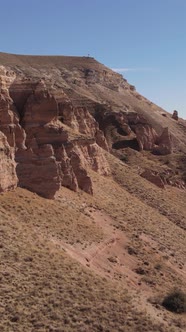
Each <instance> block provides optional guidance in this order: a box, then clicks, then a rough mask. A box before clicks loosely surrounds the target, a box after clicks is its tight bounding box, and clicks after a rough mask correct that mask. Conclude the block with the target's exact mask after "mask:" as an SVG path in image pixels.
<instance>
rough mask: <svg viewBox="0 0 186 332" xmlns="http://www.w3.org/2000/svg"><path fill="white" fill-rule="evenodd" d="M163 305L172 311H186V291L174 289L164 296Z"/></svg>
mask: <svg viewBox="0 0 186 332" xmlns="http://www.w3.org/2000/svg"><path fill="white" fill-rule="evenodd" d="M162 305H163V306H164V307H165V308H166V309H168V310H170V311H172V312H176V313H179V314H180V313H183V312H186V293H184V292H183V291H181V290H174V291H172V292H171V293H170V294H168V295H167V296H166V297H165V298H164V300H163V302H162Z"/></svg>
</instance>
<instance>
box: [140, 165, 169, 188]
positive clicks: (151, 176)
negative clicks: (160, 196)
mask: <svg viewBox="0 0 186 332" xmlns="http://www.w3.org/2000/svg"><path fill="white" fill-rule="evenodd" d="M141 176H142V177H143V178H145V179H146V180H148V181H150V182H152V183H153V184H155V185H156V186H157V187H159V188H162V189H163V188H164V187H165V184H164V181H163V179H162V178H161V176H160V175H159V174H158V172H155V171H152V170H150V169H146V170H145V171H144V172H143V173H141Z"/></svg>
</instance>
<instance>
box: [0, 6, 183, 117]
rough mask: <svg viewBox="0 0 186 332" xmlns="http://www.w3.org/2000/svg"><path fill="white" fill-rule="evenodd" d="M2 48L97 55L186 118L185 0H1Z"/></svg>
mask: <svg viewBox="0 0 186 332" xmlns="http://www.w3.org/2000/svg"><path fill="white" fill-rule="evenodd" d="M0 8H1V15H0V51H2V52H10V53H19V54H43V55H45V54H53V55H54V54H58V55H60V54H62V55H87V54H90V55H91V56H93V57H95V58H96V59H97V60H98V61H100V62H101V63H104V64H105V65H107V66H108V67H110V68H115V69H120V72H121V73H122V74H123V75H124V77H125V78H126V79H127V80H128V81H129V82H130V83H131V84H134V85H135V86H136V88H137V91H139V92H140V93H141V94H143V95H144V96H145V97H147V98H148V99H150V100H151V101H153V102H155V103H156V104H158V105H159V106H162V107H163V108H164V109H166V110H167V111H169V112H172V111H173V110H174V109H177V110H178V112H179V114H180V116H182V117H184V118H185V119H186V0H0Z"/></svg>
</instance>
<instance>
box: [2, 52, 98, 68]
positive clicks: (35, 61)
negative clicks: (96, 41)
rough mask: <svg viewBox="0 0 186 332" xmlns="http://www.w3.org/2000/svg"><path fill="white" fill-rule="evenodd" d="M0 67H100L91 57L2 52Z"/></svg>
mask: <svg viewBox="0 0 186 332" xmlns="http://www.w3.org/2000/svg"><path fill="white" fill-rule="evenodd" d="M0 65H4V66H41V67H42V66H49V67H50V66H52V67H53V66H54V67H58V66H64V67H73V66H82V67H87V66H89V67H91V66H99V65H100V64H99V62H97V61H96V60H95V59H94V58H92V57H89V56H64V55H18V54H9V53H2V52H0Z"/></svg>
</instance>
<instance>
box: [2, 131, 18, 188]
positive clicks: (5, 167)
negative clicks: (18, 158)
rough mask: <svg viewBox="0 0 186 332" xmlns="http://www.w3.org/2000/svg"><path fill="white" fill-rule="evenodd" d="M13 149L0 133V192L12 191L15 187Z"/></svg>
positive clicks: (15, 176)
mask: <svg viewBox="0 0 186 332" xmlns="http://www.w3.org/2000/svg"><path fill="white" fill-rule="evenodd" d="M15 166H16V164H15V161H14V152H13V149H12V148H11V147H10V146H9V144H8V142H7V138H6V136H5V135H4V134H3V133H2V132H1V131H0V192H2V191H6V190H9V189H14V188H15V187H16V186H17V181H18V179H17V175H16V172H15Z"/></svg>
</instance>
